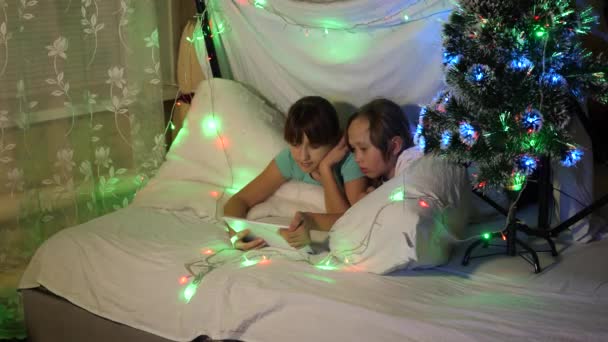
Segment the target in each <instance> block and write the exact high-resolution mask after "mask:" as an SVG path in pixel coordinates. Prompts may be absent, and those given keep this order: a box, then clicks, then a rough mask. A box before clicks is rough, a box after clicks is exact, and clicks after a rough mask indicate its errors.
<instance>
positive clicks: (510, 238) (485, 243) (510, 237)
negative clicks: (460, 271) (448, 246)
mask: <svg viewBox="0 0 608 342" xmlns="http://www.w3.org/2000/svg"><path fill="white" fill-rule="evenodd" d="M522 191H523V190H522ZM474 193H475V194H476V195H477V196H479V197H481V198H482V199H484V200H485V201H486V202H488V203H489V204H490V205H491V206H493V207H494V208H496V209H498V211H500V212H501V213H503V214H506V215H507V225H506V228H505V229H503V230H502V231H500V232H495V233H486V234H484V235H483V236H482V237H481V238H479V239H477V240H475V241H473V243H471V245H469V247H468V248H467V250H466V251H465V253H464V257H463V258H462V264H463V265H464V266H466V265H468V264H469V261H470V260H471V259H475V258H484V257H489V256H494V255H500V254H503V253H489V254H483V255H478V256H471V253H472V252H473V250H474V249H475V248H477V247H478V246H482V247H483V248H487V247H489V246H493V247H503V248H505V252H504V253H506V254H507V255H509V256H516V255H519V256H520V257H522V258H523V259H524V260H526V261H527V262H528V263H530V264H531V265H532V266H533V267H534V273H540V272H541V271H542V268H541V266H540V262H539V260H538V254H537V253H538V252H537V251H535V250H534V249H532V247H530V246H529V245H528V244H526V243H525V242H523V241H521V240H520V239H518V238H517V232H518V231H519V232H522V233H524V234H526V235H528V236H535V237H540V238H543V239H545V240H546V241H547V243H548V244H549V247H550V248H551V249H550V250H549V251H542V252H551V255H552V256H557V249H556V248H555V243H554V242H553V240H552V239H551V238H550V234H549V232H547V231H543V230H536V229H531V228H529V227H528V226H527V225H525V224H524V223H522V222H521V221H519V220H518V219H517V218H516V217H515V213H516V212H517V202H518V200H519V195H520V194H521V191H519V192H515V191H507V194H508V195H509V200H510V201H511V205H510V207H509V211H508V212H507V211H506V210H505V209H503V208H502V207H500V205H498V204H497V203H496V202H494V201H492V200H491V199H489V198H487V197H485V196H484V195H483V194H481V193H479V192H477V191H474ZM494 239H501V240H503V241H505V244H504V245H497V244H490V242H491V241H492V240H494ZM518 247H520V248H521V249H523V251H522V252H518Z"/></svg>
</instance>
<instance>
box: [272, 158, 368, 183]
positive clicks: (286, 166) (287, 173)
mask: <svg viewBox="0 0 608 342" xmlns="http://www.w3.org/2000/svg"><path fill="white" fill-rule="evenodd" d="M274 161H275V162H276V163H277V166H278V167H279V171H281V175H283V177H285V178H286V179H287V180H296V181H300V182H304V183H308V184H314V185H321V183H319V182H318V181H316V180H315V179H314V178H312V177H311V176H310V175H309V174H308V173H304V171H302V169H300V167H299V166H298V164H297V163H296V161H295V160H294V159H293V156H292V155H291V151H290V150H289V148H286V149H284V150H283V151H281V152H280V153H279V154H278V155H277V156H276V157H275V158H274ZM334 177H335V179H336V183H337V184H338V186H339V187H341V188H344V183H348V182H350V181H351V180H354V179H357V178H361V177H365V175H364V174H363V172H361V169H360V168H359V165H357V163H356V162H355V158H353V155H352V153H348V154H347V155H346V157H344V159H342V161H341V162H339V163H338V164H337V165H335V166H334Z"/></svg>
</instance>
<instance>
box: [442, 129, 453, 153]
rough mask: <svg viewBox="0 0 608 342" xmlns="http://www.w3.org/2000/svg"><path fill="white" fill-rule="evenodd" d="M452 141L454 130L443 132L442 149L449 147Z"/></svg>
mask: <svg viewBox="0 0 608 342" xmlns="http://www.w3.org/2000/svg"><path fill="white" fill-rule="evenodd" d="M451 143H452V132H450V131H445V132H443V133H442V134H441V145H440V147H441V149H442V150H445V149H447V148H448V147H450V144H451Z"/></svg>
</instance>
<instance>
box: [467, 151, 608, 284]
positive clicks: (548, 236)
mask: <svg viewBox="0 0 608 342" xmlns="http://www.w3.org/2000/svg"><path fill="white" fill-rule="evenodd" d="M538 182H539V209H538V211H539V212H538V227H537V228H536V229H533V228H530V227H529V226H528V225H526V224H524V223H523V222H521V221H520V220H518V219H517V217H516V212H517V207H516V205H515V206H513V205H511V208H510V210H507V209H504V208H502V207H501V206H500V205H499V204H498V203H496V202H495V201H493V200H492V199H490V198H488V197H487V196H485V195H483V194H482V193H480V192H479V191H474V193H475V194H476V195H477V196H479V197H480V198H482V199H483V200H484V201H486V202H487V203H488V204H490V205H491V206H492V207H493V208H495V209H496V210H497V211H499V212H500V213H502V214H503V215H505V216H507V225H506V228H505V229H504V230H503V231H501V232H495V233H488V234H484V236H482V237H481V238H479V239H477V240H475V241H474V242H473V243H471V245H470V246H469V247H468V248H467V250H466V252H465V254H464V257H463V259H462V264H463V265H468V263H469V261H470V260H471V259H474V258H483V257H489V256H493V255H499V254H507V255H509V256H516V255H519V256H521V257H522V258H523V259H524V260H526V261H528V262H529V263H530V264H532V266H533V267H534V272H535V273H540V272H541V271H542V268H541V266H540V262H539V259H538V253H539V252H550V253H551V255H552V256H554V257H555V256H557V255H558V253H557V249H556V247H555V242H554V241H553V238H556V237H558V236H559V234H560V233H562V232H564V231H565V230H567V229H568V228H570V227H571V226H572V225H573V224H575V223H577V222H578V221H580V220H582V219H583V218H585V217H586V216H588V215H590V214H591V213H593V212H594V211H595V210H597V209H599V208H601V207H603V206H604V205H606V204H608V194H606V195H604V196H603V197H601V198H600V199H598V200H597V201H595V202H593V203H592V204H591V205H589V206H587V207H585V208H583V209H582V210H581V211H579V212H578V213H577V214H575V215H574V216H572V217H570V218H569V219H567V220H566V221H564V222H562V223H560V224H558V225H557V226H556V227H554V228H551V227H550V224H549V215H550V212H549V206H550V204H551V201H552V199H553V186H552V184H551V166H550V158H549V157H548V156H544V157H542V158H541V161H540V169H539V181H538ZM507 193H508V194H509V199H510V200H511V201H513V200H514V199H515V198H516V196H517V193H514V192H512V191H508V192H507ZM518 231H519V232H523V233H524V234H526V235H528V236H534V237H539V238H542V239H544V240H545V241H546V242H547V244H548V245H549V248H550V249H549V250H543V251H535V250H534V249H533V248H532V247H530V246H529V245H527V244H526V243H524V242H523V241H521V240H520V239H518V238H517V232H518ZM494 239H502V240H504V241H506V244H505V245H504V246H502V245H492V246H494V247H504V248H505V252H504V253H491V254H484V255H479V256H471V253H472V252H473V250H475V248H477V247H478V246H482V247H486V248H487V247H488V246H490V242H491V241H492V240H494ZM518 246H519V247H521V248H522V249H523V250H524V251H523V252H519V253H518V248H517V247H518ZM528 255H529V257H528Z"/></svg>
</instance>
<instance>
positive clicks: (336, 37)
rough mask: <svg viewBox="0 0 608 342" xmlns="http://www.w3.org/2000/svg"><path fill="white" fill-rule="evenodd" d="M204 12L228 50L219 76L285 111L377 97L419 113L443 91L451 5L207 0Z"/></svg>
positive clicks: (349, 106)
mask: <svg viewBox="0 0 608 342" xmlns="http://www.w3.org/2000/svg"><path fill="white" fill-rule="evenodd" d="M207 6H208V8H209V10H210V12H211V17H212V25H211V26H212V27H211V28H212V32H213V35H214V37H215V42H216V48H217V49H218V50H219V51H218V55H219V56H220V57H221V56H222V55H221V54H220V53H219V52H221V51H222V50H224V51H225V52H226V56H227V63H225V64H227V65H228V66H229V68H230V70H225V69H226V67H225V66H224V65H222V67H223V70H222V72H223V73H225V72H227V71H229V72H231V73H232V76H233V77H234V79H236V80H238V81H241V82H244V83H246V84H249V85H251V86H253V87H254V88H255V89H257V90H258V91H260V92H261V93H262V94H263V95H265V96H266V97H267V98H268V99H269V100H270V101H272V102H274V103H275V104H276V105H277V107H278V108H279V109H281V110H286V109H287V108H288V107H289V106H290V105H291V104H292V103H293V102H294V101H295V100H297V99H298V98H300V97H302V96H305V95H313V94H318V95H322V96H325V97H327V98H328V99H330V100H332V101H333V102H334V103H339V104H342V103H343V104H346V106H345V107H342V106H339V107H340V109H342V110H343V111H344V110H346V111H349V110H353V109H354V107H356V106H360V105H362V104H364V103H365V102H367V101H369V100H371V99H373V98H375V97H379V96H383V97H388V98H390V99H392V100H394V101H396V102H398V103H399V104H401V105H404V106H405V105H412V107H415V105H418V104H423V103H426V102H429V101H430V100H431V99H432V97H433V96H434V95H435V94H436V92H437V91H438V90H439V89H440V88H441V87H442V86H443V71H442V68H441V66H442V64H441V61H442V52H441V47H442V44H441V43H442V40H441V30H442V22H443V21H444V20H446V18H447V16H448V15H449V12H450V10H451V9H452V8H453V4H452V2H451V1H449V0H426V1H422V0H350V1H347V0H345V1H291V0H209V1H208V2H207ZM220 62H223V61H222V60H220ZM407 109H408V108H407V107H406V110H407ZM348 114H350V113H348ZM410 114H412V113H410ZM411 116H412V117H413V118H416V117H417V111H416V112H415V113H414V114H413V115H411Z"/></svg>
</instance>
